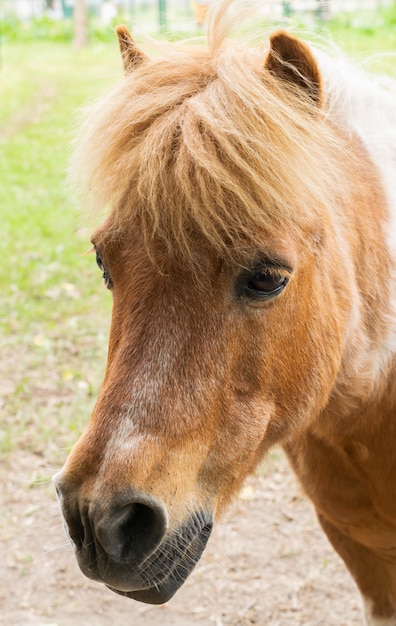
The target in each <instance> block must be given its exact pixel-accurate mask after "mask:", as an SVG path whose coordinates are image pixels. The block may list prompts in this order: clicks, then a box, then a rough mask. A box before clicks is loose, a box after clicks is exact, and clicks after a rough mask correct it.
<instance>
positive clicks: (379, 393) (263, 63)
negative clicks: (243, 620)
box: [54, 10, 396, 626]
mask: <svg viewBox="0 0 396 626" xmlns="http://www.w3.org/2000/svg"><path fill="white" fill-rule="evenodd" d="M227 19H228V18H227V17H226V11H224V10H219V11H217V13H216V12H215V14H214V17H212V22H211V26H210V28H209V31H208V37H207V40H208V42H207V45H202V44H197V43H191V42H189V43H184V44H180V43H179V44H169V45H164V46H165V47H164V48H163V52H162V55H155V56H154V57H153V58H150V57H149V56H148V55H147V54H146V53H145V52H144V51H143V50H141V49H140V48H139V47H138V46H137V45H136V43H135V42H134V40H133V38H132V36H131V35H130V33H129V31H128V30H127V28H126V27H124V26H120V27H118V31H117V32H118V38H119V43H120V48H121V53H122V58H123V64H124V68H125V77H124V78H123V79H122V80H121V82H120V83H119V84H118V85H116V86H115V87H114V88H113V89H112V90H111V91H110V92H109V93H108V94H107V95H105V96H104V97H102V98H101V99H100V100H99V101H98V102H96V103H95V104H94V105H93V106H92V107H91V108H90V109H89V114H88V116H87V119H86V121H85V122H84V124H83V127H82V130H81V135H80V139H79V140H78V142H77V147H76V153H75V158H74V170H75V171H76V172H77V174H78V176H79V177H80V180H82V181H83V182H82V186H83V189H85V192H86V193H87V194H88V195H89V196H90V198H91V201H93V203H94V206H95V207H96V209H98V210H99V209H100V208H103V209H105V208H106V207H107V214H106V217H105V218H104V222H103V223H102V225H101V226H99V228H97V230H96V231H95V232H94V234H93V236H92V244H93V249H94V251H95V253H96V260H97V263H98V265H99V268H100V270H101V272H102V274H103V280H104V283H105V285H106V287H107V288H108V289H110V290H111V292H112V296H113V313H112V321H111V329H110V338H109V347H108V360H107V368H106V373H105V377H104V381H103V384H102V386H101V389H100V392H99V395H98V399H97V402H96V404H95V407H94V409H93V412H92V415H91V418H90V420H89V423H88V425H87V428H86V430H85V431H84V433H83V434H82V436H81V437H80V439H79V440H78V442H77V443H76V444H75V446H74V448H73V449H72V451H71V454H70V455H69V457H68V459H67V461H66V463H65V466H64V467H63V469H62V470H61V471H60V472H59V473H58V474H57V475H56V476H55V478H54V482H55V485H56V490H57V493H58V497H59V500H60V504H61V508H62V512H63V516H64V520H65V524H66V527H67V532H68V534H69V537H70V539H71V542H72V544H73V546H74V549H75V555H76V558H77V561H78V564H79V566H80V568H81V570H82V572H83V573H84V574H85V575H86V576H88V577H89V578H90V579H93V580H96V581H101V582H103V583H104V584H105V585H106V586H107V587H108V588H110V589H111V590H113V591H114V592H116V593H118V594H121V595H123V596H125V597H128V598H133V599H135V600H139V601H142V602H148V603H152V604H161V603H164V602H166V601H168V600H169V599H170V598H171V597H172V595H173V594H174V593H175V592H176V591H177V589H178V588H179V587H180V586H181V585H182V584H183V582H184V581H185V579H186V577H187V576H188V575H189V573H190V572H191V571H192V569H193V568H194V566H195V565H196V563H197V561H198V560H199V558H200V556H201V554H202V552H203V550H204V548H205V546H206V544H207V541H208V538H209V536H210V533H211V530H212V527H213V524H214V523H215V522H216V521H217V520H218V519H219V517H220V516H221V514H222V512H223V511H224V510H225V508H226V507H227V505H228V504H229V503H230V502H231V500H232V498H233V497H234V496H235V495H236V494H237V493H238V492H239V490H240V489H241V487H242V485H243V482H244V480H245V478H246V477H247V476H248V475H250V474H252V473H253V472H254V470H255V468H256V467H257V465H258V464H259V463H260V462H261V460H262V459H263V457H264V455H265V453H266V452H267V450H268V449H269V448H270V447H271V446H273V445H274V444H280V445H281V446H283V448H284V450H285V451H286V454H287V456H288V458H289V460H290V463H291V466H292V467H293V469H294V471H295V473H296V474H297V476H298V478H299V480H300V482H301V485H302V487H303V489H304V490H305V492H306V494H307V496H308V497H309V498H310V499H311V501H312V502H313V504H314V507H315V510H316V513H317V516H318V519H319V522H320V524H321V526H322V527H323V530H324V532H325V533H326V535H327V537H328V538H329V540H330V542H331V544H332V545H333V546H334V548H335V550H336V551H337V552H338V554H339V555H340V556H341V557H342V559H343V560H344V562H345V564H346V566H347V568H348V569H349V571H350V573H351V574H352V576H353V578H354V579H355V581H356V583H357V586H358V588H359V590H360V592H361V595H362V597H363V600H364V606H365V614H366V620H367V623H368V624H371V625H374V624H375V625H379V624H381V625H387V626H390V625H395V624H396V482H395V480H396V451H395V441H396V367H395V364H396V357H395V352H396V322H395V319H396V317H395V295H394V292H395V250H396V238H395V234H396V224H395V220H396V186H395V184H394V181H395V176H396V99H395V93H396V89H395V84H394V82H392V80H391V79H389V81H386V80H385V79H383V80H382V79H374V78H373V77H372V76H369V75H367V74H366V73H365V72H363V70H361V69H358V68H355V67H353V66H352V65H350V64H349V62H346V61H345V60H343V59H341V58H340V57H339V56H337V55H332V54H328V53H326V52H324V51H322V50H320V49H317V48H315V46H312V45H311V44H309V43H307V42H305V41H303V40H302V39H300V38H299V37H297V36H295V35H294V34H291V33H289V32H287V31H285V30H282V29H280V30H277V31H275V32H273V34H272V35H271V36H270V38H269V44H268V45H266V46H260V45H259V46H256V47H252V46H251V45H248V44H246V43H244V42H237V41H235V40H231V39H229V37H228V35H227V28H228V21H227Z"/></svg>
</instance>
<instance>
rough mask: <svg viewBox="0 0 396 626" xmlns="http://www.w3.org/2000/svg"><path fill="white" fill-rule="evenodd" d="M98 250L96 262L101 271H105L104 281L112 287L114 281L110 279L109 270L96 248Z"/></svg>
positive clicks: (108, 286)
mask: <svg viewBox="0 0 396 626" xmlns="http://www.w3.org/2000/svg"><path fill="white" fill-rule="evenodd" d="M95 252H96V264H97V266H98V268H99V269H100V271H101V272H103V274H102V278H103V282H104V284H105V285H106V287H107V288H108V289H111V287H112V282H111V279H110V275H109V272H108V271H107V269H106V267H105V265H104V263H103V261H102V257H101V256H100V254H99V253H98V251H97V250H96V249H95Z"/></svg>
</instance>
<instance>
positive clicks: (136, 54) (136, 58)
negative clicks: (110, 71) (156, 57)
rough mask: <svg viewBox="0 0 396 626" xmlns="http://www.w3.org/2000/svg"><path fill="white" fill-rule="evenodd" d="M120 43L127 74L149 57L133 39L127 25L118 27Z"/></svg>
mask: <svg viewBox="0 0 396 626" xmlns="http://www.w3.org/2000/svg"><path fill="white" fill-rule="evenodd" d="M116 33H117V37H118V43H119V45H120V51H121V56H122V61H123V64H124V71H125V74H129V73H130V72H132V71H133V70H134V69H136V68H137V67H138V65H140V64H141V63H143V62H144V61H145V59H146V58H147V57H146V55H145V54H144V52H142V51H141V50H140V48H138V47H137V45H136V44H135V42H134V41H133V38H132V35H131V33H130V32H129V30H128V29H127V27H126V26H123V25H120V26H117V28H116Z"/></svg>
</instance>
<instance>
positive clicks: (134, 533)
mask: <svg viewBox="0 0 396 626" xmlns="http://www.w3.org/2000/svg"><path fill="white" fill-rule="evenodd" d="M93 521H94V534H95V536H96V538H97V540H98V541H99V543H100V545H101V546H102V548H103V549H104V551H105V552H106V554H107V555H108V556H109V557H110V558H112V559H114V560H115V561H118V562H120V563H131V562H134V563H138V564H141V563H142V562H143V561H144V560H145V559H146V558H148V557H149V556H150V555H151V554H152V553H153V552H154V551H155V550H156V549H157V548H158V546H159V545H160V543H161V542H162V540H163V538H164V536H165V534H166V531H167V529H168V515H167V511H166V509H165V507H164V506H163V505H162V503H161V502H158V501H157V500H155V499H154V498H153V497H151V496H148V495H145V494H144V495H143V494H140V495H136V494H135V495H134V497H133V498H131V499H130V501H129V502H128V503H126V504H124V505H123V506H121V507H120V508H117V509H115V510H113V512H112V513H111V514H110V515H99V516H97V515H95V514H94V515H93Z"/></svg>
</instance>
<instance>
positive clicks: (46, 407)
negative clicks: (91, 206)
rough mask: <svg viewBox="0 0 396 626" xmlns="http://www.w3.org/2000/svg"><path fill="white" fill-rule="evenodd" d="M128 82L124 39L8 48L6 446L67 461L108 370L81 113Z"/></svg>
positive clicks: (0, 308)
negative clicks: (86, 205)
mask: <svg viewBox="0 0 396 626" xmlns="http://www.w3.org/2000/svg"><path fill="white" fill-rule="evenodd" d="M331 29H332V32H333V33H334V39H335V40H336V41H337V42H339V43H342V44H343V45H344V47H345V48H346V49H349V50H350V51H352V52H355V53H358V54H361V53H362V51H363V50H367V51H368V53H369V54H372V53H373V52H376V51H382V50H384V49H386V48H391V49H395V45H396V44H395V29H394V28H392V29H389V28H388V27H387V26H384V27H383V29H382V30H381V29H377V30H375V29H374V30H373V29H371V30H367V29H366V31H365V32H362V31H361V30H350V28H349V26H348V24H345V23H344V22H342V21H340V22H339V23H336V24H333V25H332V26H331ZM120 75H121V63H120V60H119V55H118V50H117V45H116V42H115V41H113V42H112V43H96V44H94V45H92V46H91V47H89V48H88V49H86V50H84V51H81V52H76V51H73V49H72V48H71V46H70V45H69V44H65V43H54V42H50V43H49V42H47V43H46V42H43V41H39V42H37V41H29V42H21V41H11V40H8V41H4V42H3V46H2V66H1V70H0V80H1V91H2V95H1V98H0V181H1V184H0V220H1V237H0V254H1V263H0V284H1V290H0V340H1V344H2V352H1V362H0V414H1V421H0V451H2V452H3V454H5V455H7V454H10V453H12V452H13V451H15V450H20V449H23V450H26V451H28V452H35V453H37V454H40V455H45V456H46V458H48V459H51V462H54V463H58V461H59V460H62V459H63V458H64V457H65V452H64V450H63V448H66V449H67V448H69V447H70V445H71V444H72V442H73V441H75V440H76V439H77V436H78V434H79V433H80V432H81V430H82V429H83V427H84V425H85V423H86V421H87V419H88V416H89V412H90V410H91V407H92V404H93V402H94V398H95V396H96V393H97V390H98V387H99V384H100V381H101V378H102V375H103V370H104V366H105V354H106V344H107V332H108V325H109V319H110V308H111V297H110V294H109V293H108V292H107V291H106V290H104V289H103V287H102V286H101V278H100V272H99V270H98V269H97V268H96V265H95V261H94V258H93V257H92V255H88V256H85V255H84V252H85V251H86V250H87V249H88V248H89V234H90V230H91V225H90V224H88V223H87V222H86V219H85V217H83V216H82V215H81V213H80V207H79V206H78V202H77V200H76V199H75V198H74V196H73V193H72V192H71V191H69V190H68V189H67V185H66V182H65V180H66V178H65V172H66V168H67V162H68V159H69V154H70V141H71V138H72V137H73V134H74V120H75V117H76V111H77V110H78V109H79V107H81V105H82V104H84V103H86V102H87V101H90V100H92V99H93V98H94V97H95V96H96V95H97V94H98V93H100V92H101V91H102V90H103V89H104V88H105V86H106V85H108V84H109V83H111V82H113V81H114V80H117V78H118V77H119V76H120Z"/></svg>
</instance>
